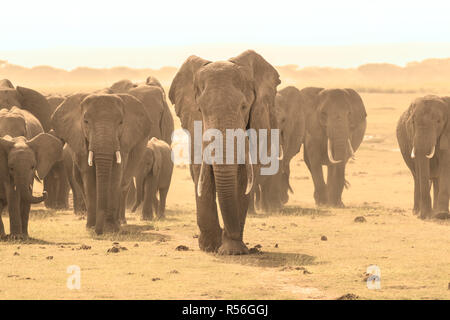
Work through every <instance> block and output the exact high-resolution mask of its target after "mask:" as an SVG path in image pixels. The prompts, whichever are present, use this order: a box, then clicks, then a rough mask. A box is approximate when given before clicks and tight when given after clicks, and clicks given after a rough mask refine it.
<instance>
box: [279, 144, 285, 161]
mask: <svg viewBox="0 0 450 320" xmlns="http://www.w3.org/2000/svg"><path fill="white" fill-rule="evenodd" d="M283 158H284V152H283V146H282V145H281V144H280V154H279V155H278V160H283Z"/></svg>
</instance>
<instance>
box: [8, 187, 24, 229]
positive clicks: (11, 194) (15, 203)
mask: <svg viewBox="0 0 450 320" xmlns="http://www.w3.org/2000/svg"><path fill="white" fill-rule="evenodd" d="M5 189H6V193H7V199H8V200H7V201H8V212H9V230H10V234H11V235H12V236H19V235H21V234H22V219H21V216H20V196H19V192H18V191H14V190H13V188H12V186H10V185H8V186H5Z"/></svg>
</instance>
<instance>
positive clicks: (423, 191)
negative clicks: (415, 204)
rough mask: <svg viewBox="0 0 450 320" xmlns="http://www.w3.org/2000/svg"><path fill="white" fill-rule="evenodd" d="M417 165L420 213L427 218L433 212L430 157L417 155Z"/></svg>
mask: <svg viewBox="0 0 450 320" xmlns="http://www.w3.org/2000/svg"><path fill="white" fill-rule="evenodd" d="M416 166H417V169H418V170H417V171H418V175H419V186H420V213H421V217H422V218H425V217H426V216H427V215H428V214H429V213H430V212H431V197H430V159H428V158H427V157H426V156H425V155H423V154H422V155H417V159H416Z"/></svg>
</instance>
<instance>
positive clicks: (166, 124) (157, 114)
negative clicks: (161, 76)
mask: <svg viewBox="0 0 450 320" xmlns="http://www.w3.org/2000/svg"><path fill="white" fill-rule="evenodd" d="M106 91H107V92H108V93H128V94H130V95H132V96H134V97H135V98H137V99H138V100H139V101H141V102H142V103H143V104H144V106H145V109H146V110H147V112H148V116H149V118H150V119H151V122H152V131H151V133H150V138H152V137H156V138H158V139H160V140H163V141H165V142H167V143H168V144H170V143H171V142H172V140H171V139H172V132H173V129H174V123H173V117H172V113H171V112H170V109H169V106H168V105H167V101H166V95H165V92H164V89H163V87H162V86H161V83H160V82H159V81H158V80H157V79H156V78H154V77H151V76H150V77H148V78H147V80H146V82H145V84H140V85H138V84H135V83H132V82H131V81H130V80H121V81H118V82H116V83H114V84H113V85H112V86H111V87H109V88H107V89H106Z"/></svg>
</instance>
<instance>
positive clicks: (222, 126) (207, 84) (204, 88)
mask: <svg viewBox="0 0 450 320" xmlns="http://www.w3.org/2000/svg"><path fill="white" fill-rule="evenodd" d="M279 83H280V80H279V75H278V72H277V71H276V70H275V68H274V67H272V66H271V65H270V64H269V63H268V62H267V61H266V60H264V58H263V57H261V56H260V55H259V54H257V53H256V52H254V51H251V50H248V51H245V52H244V53H242V54H240V55H239V56H237V57H235V58H232V59H229V60H228V61H217V62H211V61H208V60H204V59H202V58H199V57H197V56H191V57H189V58H188V59H187V60H186V61H185V62H184V63H183V65H182V66H181V68H180V69H179V70H178V72H177V74H176V75H175V78H174V80H173V82H172V85H171V87H170V91H169V98H170V100H171V101H172V103H173V104H174V105H175V111H176V113H177V116H178V117H179V118H180V120H181V126H182V127H183V129H186V130H188V131H189V133H190V135H191V137H194V121H197V120H198V121H202V123H203V129H204V131H205V132H206V130H208V129H215V132H220V133H221V134H222V136H223V137H225V136H226V131H227V129H242V130H244V131H245V130H246V129H249V128H252V129H266V130H268V132H270V129H271V128H272V127H273V126H272V125H273V122H272V120H273V119H274V100H275V95H276V88H277V86H278V84H279ZM224 141H225V139H224ZM224 141H222V143H221V145H220V147H221V149H222V150H223V151H224V152H223V158H224V159H225V158H226V151H228V150H231V148H230V149H228V148H227V147H226V145H224V143H223V142H224ZM233 143H234V142H233ZM225 144H226V141H225ZM193 145H194V144H192V146H191V147H192V148H193ZM206 146H207V145H206V143H205V144H204V145H203V148H204V149H205V148H206ZM233 149H234V152H235V153H234V156H235V157H236V149H237V148H233ZM192 150H193V149H192ZM191 155H194V152H191ZM245 156H246V163H245V164H238V163H236V162H234V163H233V164H225V163H224V162H222V163H218V162H213V163H206V162H205V159H203V160H202V162H201V164H198V163H193V162H191V163H193V164H191V165H190V170H191V176H192V179H193V181H194V184H195V195H196V206H197V223H198V226H199V228H200V236H199V246H200V249H201V250H204V251H218V253H219V254H246V253H248V248H247V247H246V245H245V244H244V242H243V235H244V225H245V219H246V216H247V209H248V200H249V195H248V193H249V192H250V191H251V189H252V186H253V177H254V174H255V168H258V167H259V165H255V166H252V165H250V161H249V159H248V158H249V157H248V151H246V154H245ZM191 160H192V159H191ZM253 161H255V160H254V159H252V162H253ZM256 172H257V173H259V170H256ZM216 193H217V198H218V204H219V206H220V211H221V214H222V218H223V223H224V229H223V231H222V229H221V227H220V224H219V217H218V212H217V204H216Z"/></svg>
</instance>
